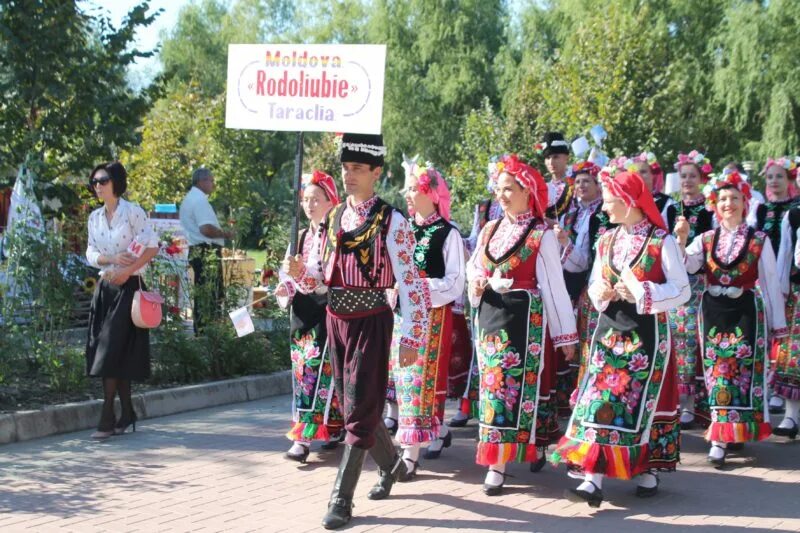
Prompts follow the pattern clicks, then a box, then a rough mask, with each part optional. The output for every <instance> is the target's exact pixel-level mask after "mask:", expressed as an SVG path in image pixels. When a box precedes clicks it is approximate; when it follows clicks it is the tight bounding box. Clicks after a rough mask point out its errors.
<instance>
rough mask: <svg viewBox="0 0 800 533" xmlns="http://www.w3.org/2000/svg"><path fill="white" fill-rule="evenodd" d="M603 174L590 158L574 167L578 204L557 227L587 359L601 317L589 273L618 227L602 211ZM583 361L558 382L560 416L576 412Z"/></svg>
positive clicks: (581, 355) (579, 345)
mask: <svg viewBox="0 0 800 533" xmlns="http://www.w3.org/2000/svg"><path fill="white" fill-rule="evenodd" d="M599 173H600V167H598V166H597V165H595V164H594V163H591V162H588V161H585V162H580V163H576V164H575V165H573V166H572V176H573V179H574V181H575V196H576V202H575V206H574V208H573V209H571V210H570V211H569V212H567V214H566V215H564V217H563V218H562V221H561V224H559V225H558V226H556V227H555V228H553V230H554V231H555V234H556V237H557V238H558V241H559V244H560V245H561V250H562V251H561V262H562V264H563V266H564V281H565V282H566V284H567V291H569V293H570V298H572V299H573V305H574V306H575V309H576V312H577V317H578V335H579V336H580V342H579V344H578V347H579V354H580V358H579V360H580V361H582V360H584V359H585V358H586V357H585V353H587V352H588V350H589V341H590V340H591V335H592V332H593V331H594V328H595V327H596V326H597V317H598V316H599V313H598V312H597V310H596V309H595V308H594V306H593V305H592V302H591V300H590V299H589V296H588V294H587V289H588V286H589V274H590V273H591V271H592V265H593V264H594V258H595V254H596V252H597V241H598V239H599V238H600V237H601V236H602V235H603V234H604V233H605V232H606V231H608V230H609V229H611V228H613V227H614V225H613V224H611V222H610V221H609V220H608V215H607V214H606V213H605V212H604V211H603V210H602V204H603V196H602V189H601V188H600V182H599ZM580 361H576V362H574V363H571V364H573V365H575V366H577V369H576V371H575V372H573V375H572V376H571V379H570V380H569V382H568V383H567V382H566V381H565V380H560V381H559V383H558V390H557V397H558V407H559V414H560V415H564V416H569V415H570V414H572V406H573V405H574V394H575V392H576V390H577V389H576V387H577V384H578V383H580V371H581V369H582V368H583V365H582V364H581V362H580ZM565 385H567V386H566V387H565ZM571 397H572V398H571Z"/></svg>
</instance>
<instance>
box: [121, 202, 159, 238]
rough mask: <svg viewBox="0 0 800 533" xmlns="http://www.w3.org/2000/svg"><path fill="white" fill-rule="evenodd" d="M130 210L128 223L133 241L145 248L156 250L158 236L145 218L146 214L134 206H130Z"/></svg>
mask: <svg viewBox="0 0 800 533" xmlns="http://www.w3.org/2000/svg"><path fill="white" fill-rule="evenodd" d="M130 208H131V210H130V216H129V218H128V223H129V224H130V225H131V231H132V232H133V238H134V240H136V242H137V243H139V244H141V245H142V246H144V247H145V248H158V235H157V234H156V232H155V230H154V229H153V224H152V223H151V222H150V219H149V218H147V213H145V212H144V209H142V208H141V207H139V206H138V205H135V204H131V205H130Z"/></svg>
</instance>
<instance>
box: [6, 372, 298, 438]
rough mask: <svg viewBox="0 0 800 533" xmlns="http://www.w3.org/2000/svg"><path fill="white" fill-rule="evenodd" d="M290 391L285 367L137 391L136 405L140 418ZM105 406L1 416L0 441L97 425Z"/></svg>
mask: <svg viewBox="0 0 800 533" xmlns="http://www.w3.org/2000/svg"><path fill="white" fill-rule="evenodd" d="M290 392H292V374H291V371H290V370H285V371H283V372H276V373H274V374H268V375H258V376H246V377H243V378H235V379H226V380H223V381H214V382H211V383H202V384H199V385H188V386H186V387H177V388H174V389H163V390H152V391H147V392H144V393H141V394H134V395H133V404H134V408H135V409H136V413H137V414H138V415H139V419H140V420H145V419H148V418H156V417H159V416H167V415H173V414H176V413H183V412H186V411H194V410H195V409H204V408H206V407H214V406H217V405H225V404H230V403H238V402H247V401H251V400H260V399H261V398H267V397H269V396H278V395H280V394H288V393H290ZM118 403H119V402H118ZM102 405H103V400H89V401H86V402H78V403H67V404H63V405H53V406H50V407H45V408H44V409H40V410H37V411H19V412H17V413H10V414H4V415H0V444H8V443H11V442H22V441H26V440H31V439H38V438H41V437H47V436H50V435H57V434H59V433H70V432H73V431H81V430H85V429H90V428H94V427H95V426H96V425H97V421H98V420H99V418H100V410H101V408H102ZM117 411H119V405H118V406H117Z"/></svg>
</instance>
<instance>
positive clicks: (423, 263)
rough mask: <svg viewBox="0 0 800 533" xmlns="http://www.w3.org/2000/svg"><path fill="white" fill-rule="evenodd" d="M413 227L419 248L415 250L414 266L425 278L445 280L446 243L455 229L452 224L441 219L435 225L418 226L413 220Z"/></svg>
mask: <svg viewBox="0 0 800 533" xmlns="http://www.w3.org/2000/svg"><path fill="white" fill-rule="evenodd" d="M411 227H412V229H413V230H414V238H415V239H416V241H417V246H416V248H415V249H414V264H416V265H417V270H419V275H420V276H421V277H423V278H443V277H444V274H445V263H444V241H445V240H446V239H447V236H448V235H450V230H451V229H453V226H452V224H450V223H449V222H447V221H446V220H444V219H443V218H440V219H439V220H437V221H436V222H434V223H433V224H428V225H427V226H418V225H417V223H416V222H415V221H414V220H413V219H412V220H411Z"/></svg>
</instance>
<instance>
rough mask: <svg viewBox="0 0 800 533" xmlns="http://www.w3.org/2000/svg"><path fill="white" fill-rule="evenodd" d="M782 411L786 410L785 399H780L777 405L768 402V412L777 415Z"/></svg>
mask: <svg viewBox="0 0 800 533" xmlns="http://www.w3.org/2000/svg"><path fill="white" fill-rule="evenodd" d="M775 398H779V396H775ZM784 411H786V400H784V401H782V402H781V403H780V404H778V405H775V404H773V403H772V402H770V403H769V414H771V415H779V414H781V413H783V412H784Z"/></svg>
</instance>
